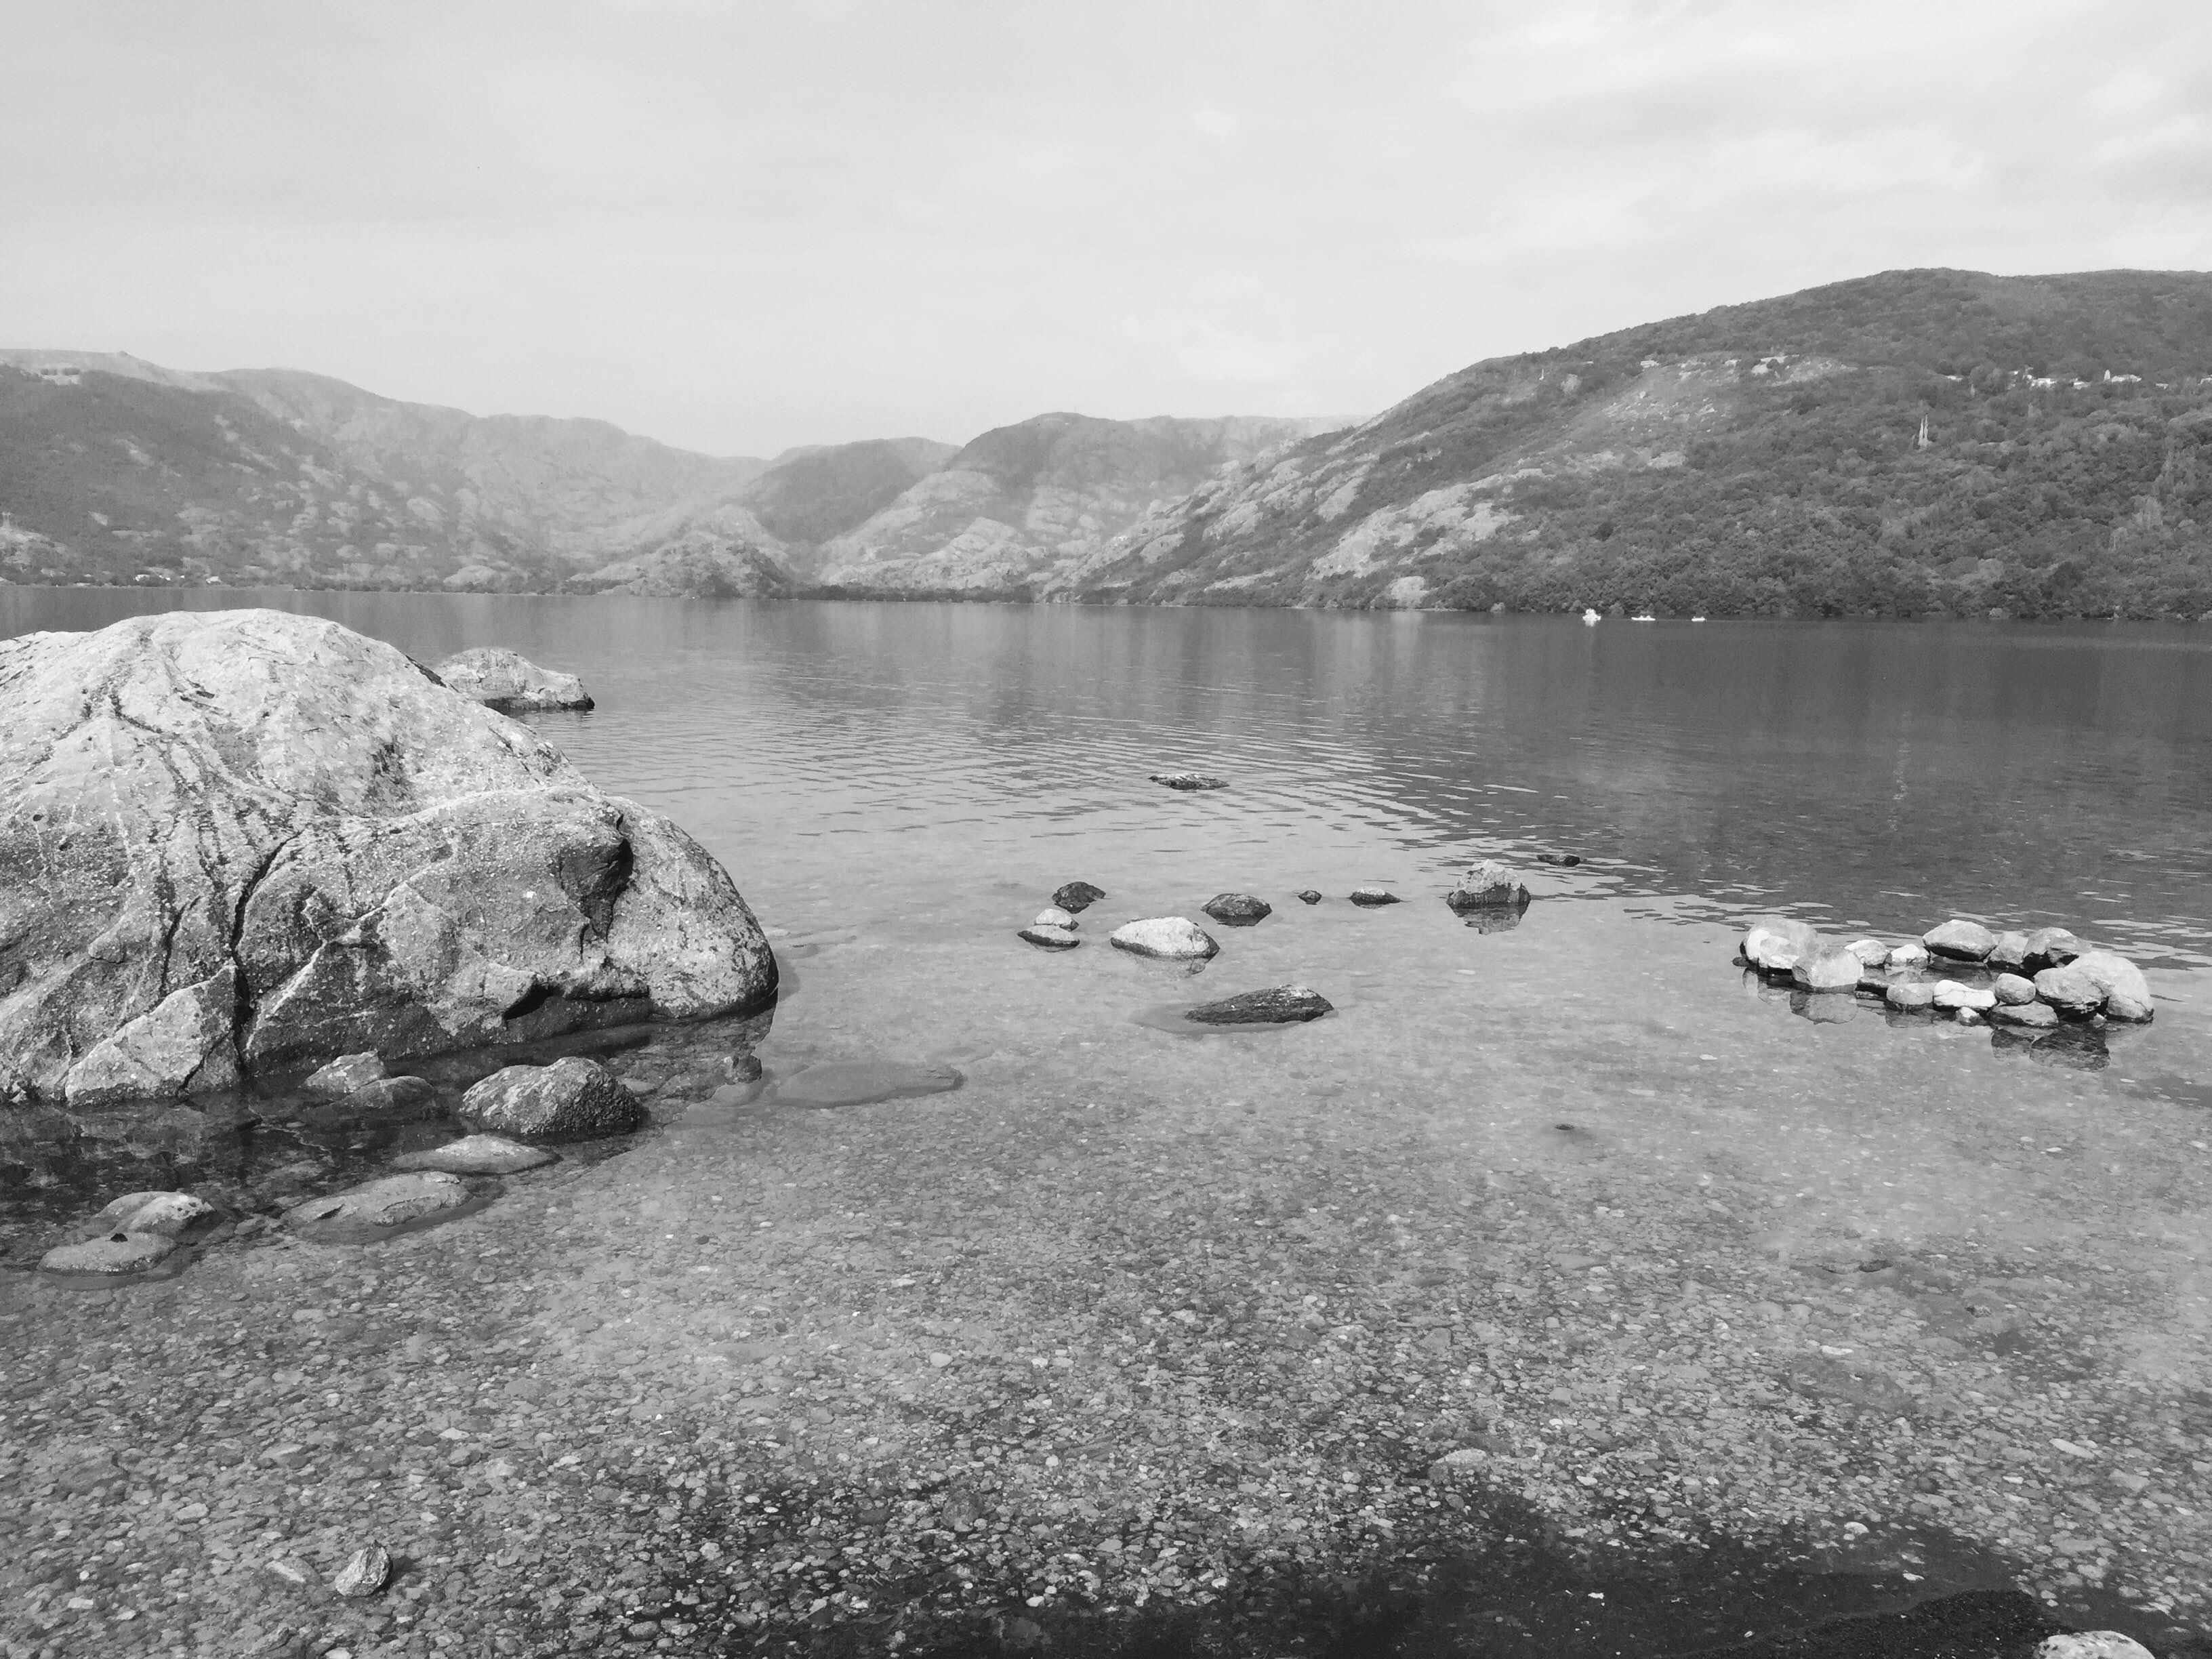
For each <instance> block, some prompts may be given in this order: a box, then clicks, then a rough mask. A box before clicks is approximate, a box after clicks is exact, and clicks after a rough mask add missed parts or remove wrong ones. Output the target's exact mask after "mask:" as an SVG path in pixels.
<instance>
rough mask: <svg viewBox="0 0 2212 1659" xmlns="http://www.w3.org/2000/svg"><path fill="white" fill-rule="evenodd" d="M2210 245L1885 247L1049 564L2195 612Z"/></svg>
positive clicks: (1317, 445) (1284, 465)
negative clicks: (2056, 250)
mask: <svg viewBox="0 0 2212 1659" xmlns="http://www.w3.org/2000/svg"><path fill="white" fill-rule="evenodd" d="M2208 376H2212V276H2207V275H2204V274H2202V273H2190V272H2182V273H2170V272H2147V271H2109V272H2097V273H2090V274H2087V275H2080V276H2039V277H2014V276H1986V275H1983V274H1980V273H1978V272H1972V271H1956V270H1908V271H1891V272H1887V273H1884V274H1882V275H1880V276H1870V277H1867V278H1864V279H1862V280H1858V281H1854V282H1848V283H1835V284H1832V285H1830V286H1827V287H1823V288H1817V289H1808V290H1806V291H1804V292H1802V293H1800V294H1795V295H1787V296H1785V297H1784V298H1781V299H1776V300H1768V301H1759V302H1757V303H1753V304H1748V305H1740V306H1729V307H1721V308H1719V309H1717V310H1714V311H1709V312H1705V313H1699V314H1698V315H1696V316H1690V317H1680V318H1674V319H1669V320H1668V321H1665V322H1657V323H1651V324H1647V325H1643V326H1640V327H1637V328H1632V329H1625V330H1622V331H1620V332H1618V333H1614V334H1608V335H1603V336H1600V337H1596V338H1594V339H1589V340H1584V341H1582V342H1580V343H1577V344H1575V345H1571V346H1565V347H1560V348H1558V349H1553V350H1548V351H1541V352H1534V353H1529V354H1528V355H1525V356H1516V357H1499V358H1492V359H1489V360H1487V361H1486V362H1479V363H1476V364H1474V366H1472V367H1471V368H1465V369H1462V370H1461V371H1460V372H1459V373H1458V374H1453V375H1450V376H1448V377H1447V378H1445V379H1444V380H1439V381H1437V383H1436V384H1435V385H1433V386H1429V387H1427V388H1425V389H1424V390H1423V391H1421V392H1417V393H1415V394H1414V395H1413V397H1411V398H1407V400H1406V401H1405V402H1403V403H1401V404H1398V405H1397V406H1396V407H1395V408H1393V409H1390V410H1386V411H1385V412H1384V413H1383V414H1382V415H1380V416H1376V418H1374V419H1373V420H1371V421H1369V422H1365V423H1364V424H1363V425H1361V426H1359V427H1358V428H1354V429H1352V430H1350V431H1346V432H1340V433H1334V434H1330V435H1323V436H1319V437H1315V438H1311V439H1309V440H1307V441H1304V442H1302V443H1300V444H1298V445H1297V446H1296V447H1293V448H1291V449H1290V450H1289V451H1287V452H1286V453H1281V454H1278V455H1272V456H1268V457H1266V458H1263V459H1258V460H1255V461H1251V462H1248V463H1246V464H1245V465H1243V466H1241V467H1240V468H1238V469H1237V470H1236V471H1234V472H1233V473H1231V474H1230V475H1228V476H1225V477H1220V478H1217V479H1215V480H1213V481H1212V482H1209V483H1205V484H1203V485H1200V487H1198V488H1197V489H1194V491H1193V492H1192V493H1190V494H1189V495H1186V496H1185V497H1183V498H1182V499H1181V500H1178V501H1172V502H1169V503H1167V504H1165V505H1164V506H1162V507H1158V508H1156V509H1154V510H1152V512H1150V513H1147V514H1146V516H1145V518H1144V519H1143V520H1141V521H1140V522H1139V523H1138V524H1136V525H1133V526H1131V527H1130V528H1129V529H1128V530H1127V531H1126V532H1123V533H1122V534H1121V535H1120V536H1118V537H1116V538H1114V539H1113V540H1112V542H1111V543H1110V544H1108V545H1106V546H1104V547H1103V548H1101V549H1100V550H1097V552H1096V553H1095V554H1092V555H1090V556H1086V557H1084V558H1081V559H1079V560H1077V561H1075V562H1073V564H1072V565H1070V566H1068V567H1066V568H1061V569H1060V570H1058V571H1056V572H1055V573H1054V574H1052V575H1051V576H1050V577H1048V579H1047V580H1046V581H1045V582H1044V583H1043V584H1042V587H1043V589H1044V591H1045V592H1048V594H1049V595H1050V596H1051V597H1055V598H1061V599H1087V600H1094V601H1114V600H1119V601H1125V602H1130V603H1153V604H1159V603H1166V604H1217V605H1219V604H1229V605H1323V606H1345V607H1404V606H1446V607H1456V608H1475V607H1487V608H1505V609H1512V610H1562V609H1566V610H1579V609H1581V608H1583V606H1585V605H1594V606H1597V607H1599V608H1601V609H1607V608H1610V609H1613V610H1616V611H1623V610H1625V611H1646V610H1650V611H1675V612H1682V613H1697V612H1703V613H1708V614H1714V615H1726V614H1736V615H1760V614H1765V615H1791V614H1796V615H1820V614H1845V613H1875V614H1914V613H1922V612H1928V611H1948V612H1953V613H1966V614H1982V613H1984V612H1994V613H1997V614H2002V615H2011V616H2066V615H2133V616H2197V615H2201V614H2203V613H2205V612H2208V611H2212V546H2208V533H2212V530H2209V529H2208V527H2212V383H2208V380H2207V377H2208Z"/></svg>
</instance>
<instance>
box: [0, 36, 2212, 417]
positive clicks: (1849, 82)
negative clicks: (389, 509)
mask: <svg viewBox="0 0 2212 1659" xmlns="http://www.w3.org/2000/svg"><path fill="white" fill-rule="evenodd" d="M0 52H3V53H4V57H5V59H6V61H7V64H8V70H7V76H6V87H5V92H4V95H0V344H5V345H20V346H33V347H57V348H74V349H83V350H120V351H129V352H132V353H134V354H136V355H137V356H140V357H143V358H147V359H150V360H151V361H153V362H159V363H162V364H165V365H167V366H168V367H171V368H185V369H215V368H266V367H285V368H309V369H313V370H317V371H319V372H321V373H324V374H333V375H336V376H337V377H339V378H340V379H343V380H350V381H353V382H355V383H356V384H357V385H360V386H367V387H368V388H370V389H371V390H373V391H376V392H382V393H385V394H386V395H389V396H392V397H396V398H407V399H410V400H414V401H419V402H428V403H441V404H453V405H456V406H458V407H460V408H464V409H467V410H472V411H475V412H477V413H479V414H488V413H494V412H507V413H531V414H553V415H588V416H598V417H599V418H602V419H605V420H610V421H613V422H616V423H617V424H618V425H621V426H623V427H626V428H629V429H630V430H632V431H635V432H641V433H643V434H646V435H648V436H652V437H654V438H658V439H660V440H662V441H666V442H671V443H676V444H680V445H683V446H684V447H690V448H695V449H701V450H706V451H708V452H711V453H718V454H755V455H769V454H773V453H776V452H778V451H780V450H782V449H784V448H786V447H791V446H793V445H799V444H809V443H835V442H842V441H848V440H854V439H859V438H867V437H885V436H903V435H921V436H926V437H933V438H940V439H944V440H945V441H951V442H960V441H965V440H966V439H968V438H969V437H972V436H974V435H975V434H977V433H979V432H981V431H984V430H987V429H988V428H991V427H994V426H1000V425H1004V424H1006V423H1008V422H1013V421H1018V420H1021V419H1023V418H1025V417H1026V416H1031V415H1035V414H1038V413H1042V412H1043V411H1046V410H1080V411H1082V412H1085V413H1087V414H1093V415H1103V416H1113V417H1132V416H1146V415H1160V414H1168V415H1200V416H1203V415H1221V414H1294V415H1350V414H1364V413H1369V412H1372V411H1374V410H1379V409H1382V408H1383V407H1386V406H1388V405H1389V404H1392V403H1395V401H1397V400H1398V399H1399V398H1403V397H1405V396H1407V395H1408V394H1409V393H1411V392H1414V391H1415V390H1417V389H1419V387H1420V386H1424V385H1425V384H1427V383H1428V382H1430V381H1431V380H1436V379H1437V378H1439V377H1440V376H1442V375H1443V374H1449V373H1450V372H1451V371H1453V370H1454V369H1455V368H1460V367H1462V366H1463V365H1464V364H1466V363H1468V362H1474V361H1475V360H1476V359H1478V358H1481V357H1485V356H1493V355H1497V354H1499V353H1505V352H1512V351H1520V350H1527V349H1538V348H1541V347H1545V346H1549V345H1555V344H1563V343H1567V342H1569V341H1571V340H1574V339H1578V338H1581V337H1586V336H1588V335H1591V334H1595V333H1599V332H1601V331H1606V330H1607V329H1612V328H1617V327H1623V326H1626V325H1630V324H1633V323H1638V322H1643V321H1646V320H1650V319H1654V318H1658V317H1666V316H1674V315H1678V314H1680V313H1685V312H1692V311H1699V310H1703V309H1705V308H1706V307H1711V306H1715V305H1722V304H1727V303H1731V302H1734V301H1742V300H1749V299H1756V298H1759V297H1762V296H1765V295H1772V294H1779V293H1786V292H1789V291H1790V290H1792V289H1800V288H1804V287H1808V286H1811V285H1813V284H1815V283H1824V282H1832V281H1838V280H1840V279H1843V278H1846V277H1850V276H1863V275H1866V274H1868V273H1870V272H1873V271H1876V270H1887V269H1891V268H1894V267H1899V266H1914V265H1951V266H1960V267H1966V268H1971V269H1976V270H1996V271H2004V272H2030V271H2054V270H2096V269H2105V268H2110V267H2113V266H2123V265H2131V266H2147V267H2156V268H2162V269H2184V268H2186V269H2204V268H2208V267H2212V5H2207V4H2205V3H2203V0H1866V3H1854V0H1812V3H1796V0H1758V3H1753V0H1626V3H1597V4H1583V3H1580V0H1558V3H1538V0H1525V3H1521V4H1516V5H1504V4H1496V3H1488V0H1458V3H1446V0H1383V3H1377V4H1373V5H1368V6H1355V5H1350V4H1346V3H1344V0H1330V3H1326V4H1323V3H1314V4H1308V3H1303V0H1171V3H1155V0H1111V3H1099V0H1091V3H1054V0H1017V3H1000V0H782V3H775V4H764V3H763V4H756V3H744V0H431V3H418V0H374V3H370V0H349V3H345V4H334V3H325V0H161V3H158V4H157V3H149V0H68V3H62V0H0Z"/></svg>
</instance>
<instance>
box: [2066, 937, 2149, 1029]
mask: <svg viewBox="0 0 2212 1659" xmlns="http://www.w3.org/2000/svg"><path fill="white" fill-rule="evenodd" d="M2067 966H2068V967H2069V968H2070V969H2072V970H2073V971H2074V972H2075V973H2077V974H2081V975H2086V976H2087V978H2088V980H2089V981H2090V983H2091V984H2093V985H2094V986H2095V987H2097V988H2098V989H2099V990H2100V991H2102V992H2103V993H2104V994H2105V1017H2106V1018H2108V1019H2130V1020H2146V1019H2148V1018H2150V1017H2151V1006H2150V981H2148V980H2147V979H2145V978H2144V977H2143V974H2142V969H2140V968H2138V967H2136V965H2135V963H2132V962H2130V961H2129V960H2128V959H2127V958H2126V957H2124V956H2121V955H2120V954H2119V953H2118V951H2083V952H2082V953H2081V955H2080V956H2078V957H2075V958H2074V960H2073V961H2072V962H2070V963H2068V964H2067Z"/></svg>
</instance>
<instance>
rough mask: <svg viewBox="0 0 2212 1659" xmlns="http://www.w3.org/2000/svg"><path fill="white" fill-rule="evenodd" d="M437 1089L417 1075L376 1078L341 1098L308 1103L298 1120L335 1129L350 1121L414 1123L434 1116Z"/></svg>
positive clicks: (312, 1126)
mask: <svg viewBox="0 0 2212 1659" xmlns="http://www.w3.org/2000/svg"><path fill="white" fill-rule="evenodd" d="M440 1110H441V1108H440V1106H439V1104H438V1091H437V1090H435V1088H433V1087H431V1085H430V1084H429V1083H428V1081H427V1080H426V1079H422V1078H419V1077H387V1078H380V1079H377V1080H376V1081H375V1082H374V1083H370V1084H367V1085H363V1086H362V1087H361V1088H358V1089H356V1090H355V1091H353V1092H352V1093H351V1094H349V1095H348V1096H346V1097H345V1098H344V1099H343V1100H334V1101H331V1102H330V1103H327V1104H325V1105H321V1106H311V1107H309V1108H308V1109H307V1110H306V1111H304V1112H302V1113H301V1114H300V1121H301V1122H302V1123H304V1124H306V1125H307V1127H309V1128H311V1129H337V1128H343V1127H348V1126H349V1125H353V1124H362V1125H374V1124H378V1123H415V1122H418V1121H421V1120H422V1119H423V1118H426V1117H435V1116H437V1115H438V1114H439V1112H440Z"/></svg>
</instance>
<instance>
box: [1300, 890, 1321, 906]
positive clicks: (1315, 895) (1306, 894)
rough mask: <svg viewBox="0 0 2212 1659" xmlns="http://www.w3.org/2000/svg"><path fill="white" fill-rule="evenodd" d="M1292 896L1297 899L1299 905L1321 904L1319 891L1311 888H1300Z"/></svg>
mask: <svg viewBox="0 0 2212 1659" xmlns="http://www.w3.org/2000/svg"><path fill="white" fill-rule="evenodd" d="M1293 896H1294V897H1295V898H1297V902H1299V903H1301V904H1319V903H1320V902H1321V893H1320V891H1319V890H1317V889H1315V888H1311V887H1301V888H1300V889H1298V890H1297V893H1296V894H1294V895H1293Z"/></svg>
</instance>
